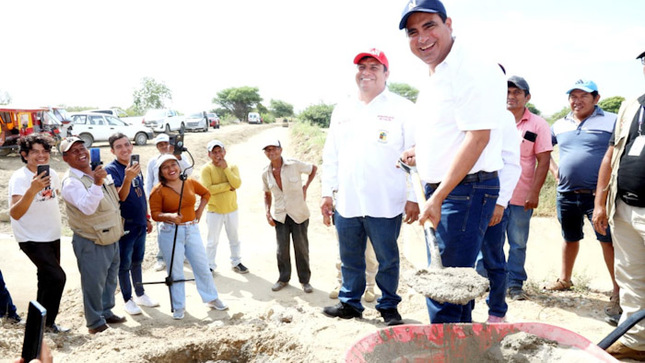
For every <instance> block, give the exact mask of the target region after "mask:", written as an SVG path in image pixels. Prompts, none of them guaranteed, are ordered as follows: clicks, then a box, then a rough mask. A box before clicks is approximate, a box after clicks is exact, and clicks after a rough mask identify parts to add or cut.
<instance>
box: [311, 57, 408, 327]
mask: <svg viewBox="0 0 645 363" xmlns="http://www.w3.org/2000/svg"><path fill="white" fill-rule="evenodd" d="M354 64H355V65H356V67H357V70H356V85H357V86H358V95H357V96H354V97H351V98H348V99H347V100H345V101H344V102H341V103H339V104H338V105H337V106H336V108H335V109H334V112H333V114H332V116H331V124H330V126H329V133H328V135H327V140H325V147H324V149H323V175H322V201H321V207H320V208H321V212H322V215H323V218H324V223H325V224H326V225H330V217H332V216H333V217H334V221H335V226H336V231H337V232H338V245H339V252H340V259H341V271H342V287H341V289H340V292H339V294H338V300H340V302H339V303H338V304H337V305H335V306H327V307H325V308H324V309H323V313H324V314H325V315H327V316H329V317H339V318H341V319H351V318H360V317H362V316H363V310H364V309H365V308H364V307H363V305H362V304H361V296H362V295H363V293H364V292H365V286H366V283H365V249H366V244H367V239H368V238H369V239H370V241H371V243H372V247H374V252H375V253H376V258H377V260H378V263H379V267H378V273H377V274H376V284H377V285H378V287H379V289H380V290H381V293H382V296H381V297H380V298H379V299H378V302H377V304H376V310H378V311H379V313H380V314H381V317H382V318H383V320H384V321H385V323H386V324H388V325H398V324H403V320H402V318H401V315H400V314H399V312H398V310H397V306H398V304H399V303H400V302H401V297H400V296H399V295H398V294H397V293H396V291H397V289H398V284H399V248H398V245H397V239H398V237H399V232H400V231H401V223H402V221H403V220H404V218H403V214H404V212H405V222H408V223H412V222H413V221H415V220H416V219H417V216H418V214H419V208H418V205H417V203H416V202H413V201H408V200H407V187H406V176H405V173H404V172H403V170H401V169H398V168H397V167H396V162H397V160H398V158H399V155H401V153H402V152H403V150H405V149H406V148H407V147H410V146H411V140H412V133H411V130H410V129H409V128H408V126H409V123H410V120H411V119H410V117H411V110H412V103H411V102H410V101H409V100H407V99H405V98H403V97H401V96H399V95H397V94H394V93H392V92H390V91H389V90H388V89H387V87H386V81H387V78H388V77H389V75H390V71H389V62H388V59H387V57H386V56H385V53H383V52H381V51H380V50H378V49H375V48H372V49H370V50H369V51H367V52H361V53H359V54H357V55H356V56H355V57H354ZM334 193H335V194H336V209H335V211H334V204H333V196H334Z"/></svg>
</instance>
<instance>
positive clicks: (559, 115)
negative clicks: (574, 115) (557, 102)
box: [546, 106, 571, 125]
mask: <svg viewBox="0 0 645 363" xmlns="http://www.w3.org/2000/svg"><path fill="white" fill-rule="evenodd" d="M569 112H571V107H569V106H564V107H562V109H561V110H560V111H558V112H556V113H554V114H553V115H551V116H549V117H548V118H547V119H546V120H547V122H548V123H549V125H553V123H554V122H556V121H558V120H559V119H561V118H563V117H564V116H566V115H568V114H569Z"/></svg>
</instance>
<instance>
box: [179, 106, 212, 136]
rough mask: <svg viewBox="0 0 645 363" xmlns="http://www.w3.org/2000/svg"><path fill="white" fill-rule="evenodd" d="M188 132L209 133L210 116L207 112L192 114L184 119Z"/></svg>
mask: <svg viewBox="0 0 645 363" xmlns="http://www.w3.org/2000/svg"><path fill="white" fill-rule="evenodd" d="M184 122H185V124H186V130H192V131H204V132H206V131H208V116H207V115H206V112H205V111H201V112H195V113H190V114H188V116H186V118H185V119H184Z"/></svg>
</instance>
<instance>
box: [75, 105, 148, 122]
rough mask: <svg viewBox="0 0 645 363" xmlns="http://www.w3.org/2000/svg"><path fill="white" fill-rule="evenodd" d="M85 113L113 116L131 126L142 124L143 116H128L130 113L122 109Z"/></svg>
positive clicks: (104, 109) (97, 110)
mask: <svg viewBox="0 0 645 363" xmlns="http://www.w3.org/2000/svg"><path fill="white" fill-rule="evenodd" d="M85 112H94V113H104V114H106V115H112V116H114V117H118V118H119V119H121V121H123V122H125V123H126V124H130V125H139V124H141V123H142V120H143V116H128V113H127V112H125V111H123V110H122V109H120V108H118V107H117V108H100V109H96V110H87V111H85Z"/></svg>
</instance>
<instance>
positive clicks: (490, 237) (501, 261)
mask: <svg viewBox="0 0 645 363" xmlns="http://www.w3.org/2000/svg"><path fill="white" fill-rule="evenodd" d="M507 225H508V208H507V209H506V210H504V216H503V217H502V220H501V221H500V222H499V223H497V224H496V225H494V226H492V227H488V229H487V230H486V233H485V234H484V240H483V241H482V248H481V256H482V259H481V262H482V263H481V264H479V262H480V261H479V260H478V261H477V262H478V266H479V265H483V268H484V270H485V271H486V277H488V281H489V282H490V292H489V294H488V297H487V298H486V304H488V314H489V315H493V316H497V317H500V318H503V317H504V316H506V311H508V305H507V304H506V257H505V256H504V234H505V231H506V226H507ZM478 272H479V271H478Z"/></svg>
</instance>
